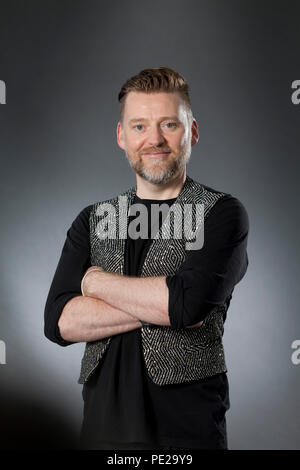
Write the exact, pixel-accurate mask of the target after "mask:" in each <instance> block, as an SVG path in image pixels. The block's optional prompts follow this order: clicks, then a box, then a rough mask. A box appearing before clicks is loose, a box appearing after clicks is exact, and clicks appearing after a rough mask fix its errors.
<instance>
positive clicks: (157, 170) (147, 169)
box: [125, 145, 191, 184]
mask: <svg viewBox="0 0 300 470" xmlns="http://www.w3.org/2000/svg"><path fill="white" fill-rule="evenodd" d="M168 151H170V149H161V148H151V149H148V150H147V151H146V152H144V153H151V152H153V153H155V152H168ZM125 153H126V156H127V159H128V162H129V164H130V166H131V168H132V169H133V170H134V171H135V173H137V174H138V175H139V176H140V177H141V178H143V179H144V180H146V181H148V182H149V183H152V184H164V183H167V182H169V181H171V180H172V179H174V178H176V176H178V175H179V174H180V173H181V172H182V170H183V169H184V168H185V166H186V165H187V163H188V162H189V159H190V156H191V145H186V146H185V147H184V148H183V149H182V150H181V152H180V153H179V154H178V155H176V157H175V158H174V157H173V158H171V159H170V154H168V155H166V156H165V157H158V158H152V157H151V158H148V157H143V154H137V155H136V154H132V155H130V154H128V152H127V149H126V150H125ZM144 159H147V162H146V163H145V161H144Z"/></svg>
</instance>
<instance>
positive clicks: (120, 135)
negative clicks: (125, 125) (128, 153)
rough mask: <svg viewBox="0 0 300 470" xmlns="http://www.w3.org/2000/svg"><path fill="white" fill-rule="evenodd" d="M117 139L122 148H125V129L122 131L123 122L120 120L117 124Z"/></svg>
mask: <svg viewBox="0 0 300 470" xmlns="http://www.w3.org/2000/svg"><path fill="white" fill-rule="evenodd" d="M117 141H118V145H119V147H120V148H121V149H123V150H125V144H124V138H123V131H122V124H121V123H120V121H119V122H118V125H117Z"/></svg>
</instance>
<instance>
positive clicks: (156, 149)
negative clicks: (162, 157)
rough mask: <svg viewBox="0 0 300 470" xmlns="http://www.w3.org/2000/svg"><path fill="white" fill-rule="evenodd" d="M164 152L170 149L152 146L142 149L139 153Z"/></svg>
mask: <svg viewBox="0 0 300 470" xmlns="http://www.w3.org/2000/svg"><path fill="white" fill-rule="evenodd" d="M164 152H171V150H170V149H169V148H157V147H152V148H149V149H146V150H144V151H143V152H141V153H140V155H145V154H146V153H164Z"/></svg>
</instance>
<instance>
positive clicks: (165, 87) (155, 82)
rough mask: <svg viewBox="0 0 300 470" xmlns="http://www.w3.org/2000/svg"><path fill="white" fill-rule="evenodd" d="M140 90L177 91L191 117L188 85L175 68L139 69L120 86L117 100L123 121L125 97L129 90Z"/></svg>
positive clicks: (147, 91)
mask: <svg viewBox="0 0 300 470" xmlns="http://www.w3.org/2000/svg"><path fill="white" fill-rule="evenodd" d="M131 91H140V92H143V93H154V92H167V93H174V92H176V91H177V92H179V93H180V94H181V96H182V98H183V100H184V101H185V103H186V105H187V110H188V114H189V117H190V118H192V109H191V101H190V96H189V85H188V83H187V81H186V80H185V79H184V78H183V77H182V75H180V74H179V73H178V72H175V70H172V69H170V68H169V67H156V68H153V69H144V70H141V71H140V72H139V73H138V74H137V75H134V76H133V77H131V78H129V79H128V80H127V82H126V83H124V85H123V86H122V88H121V91H120V93H119V95H118V100H119V102H120V105H121V109H120V116H121V117H120V120H121V122H123V117H124V106H125V99H126V96H127V95H128V93H129V92H131Z"/></svg>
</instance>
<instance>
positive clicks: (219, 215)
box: [201, 184, 249, 233]
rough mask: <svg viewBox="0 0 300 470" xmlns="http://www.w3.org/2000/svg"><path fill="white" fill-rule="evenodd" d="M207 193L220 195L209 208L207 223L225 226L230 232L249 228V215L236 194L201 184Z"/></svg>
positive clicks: (243, 230)
mask: <svg viewBox="0 0 300 470" xmlns="http://www.w3.org/2000/svg"><path fill="white" fill-rule="evenodd" d="M201 186H202V187H203V188H204V189H205V191H208V192H209V193H212V194H216V195H220V198H219V199H218V200H217V201H216V203H215V204H214V206H213V207H212V209H211V210H210V213H209V217H208V218H207V222H206V223H207V224H208V225H209V226H214V227H224V228H225V227H227V228H228V230H229V231H231V232H235V233H236V232H240V233H245V232H248V230H249V216H248V212H247V209H246V207H245V205H244V204H243V202H242V201H241V200H240V199H239V198H237V197H236V196H234V195H232V194H230V193H228V192H225V191H222V190H220V189H215V188H212V187H210V186H207V185H204V184H201Z"/></svg>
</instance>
